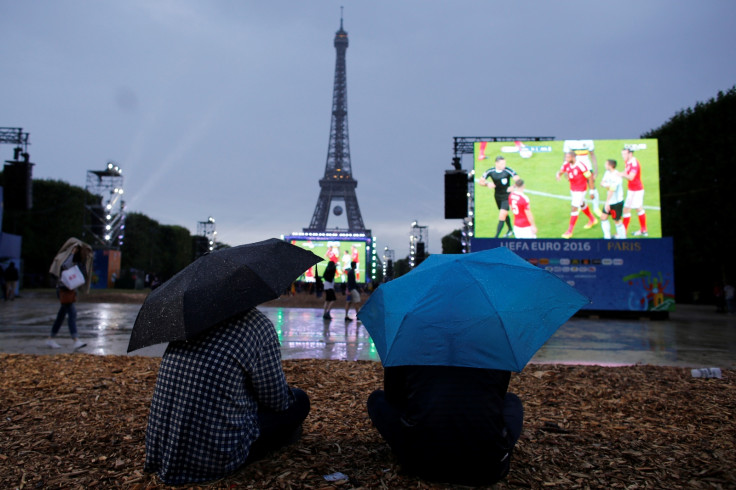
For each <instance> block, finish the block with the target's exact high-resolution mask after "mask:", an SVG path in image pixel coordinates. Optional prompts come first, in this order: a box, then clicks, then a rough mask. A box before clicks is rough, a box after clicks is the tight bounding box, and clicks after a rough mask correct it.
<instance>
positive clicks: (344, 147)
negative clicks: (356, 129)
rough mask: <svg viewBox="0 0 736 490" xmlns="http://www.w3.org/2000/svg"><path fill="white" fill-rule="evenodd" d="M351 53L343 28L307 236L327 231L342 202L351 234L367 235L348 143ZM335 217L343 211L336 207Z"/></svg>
mask: <svg viewBox="0 0 736 490" xmlns="http://www.w3.org/2000/svg"><path fill="white" fill-rule="evenodd" d="M347 49H348V33H347V32H345V30H344V29H343V28H342V14H341V15H340V30H339V31H337V32H336V33H335V51H336V52H337V59H336V62H335V88H334V91H333V94H332V123H331V124H330V143H329V145H328V147H327V165H326V166H325V175H324V177H323V178H322V179H320V181H319V187H320V193H319V198H318V199H317V206H316V207H315V208H314V214H313V215H312V221H311V223H310V224H309V228H304V231H305V232H323V231H326V230H327V219H328V217H329V214H330V207H331V206H332V203H333V202H342V203H344V205H345V213H346V214H347V221H348V230H347V231H348V232H350V233H355V232H365V231H367V230H366V229H365V226H364V225H363V217H362V216H361V214H360V207H359V206H358V198H357V196H356V195H355V188H356V187H357V186H358V181H357V180H355V179H354V178H353V175H352V170H351V168H350V141H349V139H348V85H347V75H346V71H345V51H347ZM333 212H334V214H335V215H336V216H339V215H340V214H342V208H341V207H340V206H335V207H334V209H333Z"/></svg>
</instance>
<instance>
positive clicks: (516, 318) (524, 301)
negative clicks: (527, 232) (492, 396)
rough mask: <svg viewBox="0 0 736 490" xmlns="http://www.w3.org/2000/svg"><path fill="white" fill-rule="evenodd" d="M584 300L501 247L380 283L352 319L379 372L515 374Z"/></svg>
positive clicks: (434, 261)
mask: <svg viewBox="0 0 736 490" xmlns="http://www.w3.org/2000/svg"><path fill="white" fill-rule="evenodd" d="M589 302H590V301H589V299H588V298H586V297H585V296H583V295H582V294H580V293H579V292H577V291H576V290H575V289H574V288H572V287H571V286H569V285H568V284H567V283H565V282H564V281H562V280H561V279H560V278H558V277H557V276H555V275H554V274H552V273H550V272H548V271H545V270H544V269H540V268H539V267H536V266H534V265H532V264H529V263H528V262H527V261H525V260H524V259H522V258H521V257H519V256H518V255H516V254H515V253H513V252H511V251H510V250H508V249H506V248H496V249H492V250H485V251H483V252H475V253H470V254H462V255H431V256H430V257H429V258H428V259H427V260H425V261H424V262H423V263H422V264H421V265H420V266H419V267H417V268H415V269H414V270H413V271H411V272H410V273H408V274H406V275H404V276H401V277H400V278H398V279H395V280H393V281H391V282H388V283H385V284H382V285H381V286H380V287H379V288H378V289H377V290H376V291H374V292H373V294H372V295H371V297H370V298H369V299H368V301H367V302H366V303H365V305H364V306H363V308H361V310H360V312H359V313H358V317H359V318H360V320H361V321H362V322H363V324H364V325H365V327H366V329H367V330H368V332H369V333H370V334H371V338H372V339H373V342H374V344H375V345H376V350H377V351H378V354H379V355H380V356H381V360H382V361H383V365H384V366H385V367H389V366H404V365H436V366H466V367H478V368H489V369H503V370H507V371H517V372H520V371H521V370H522V369H523V368H524V366H525V365H526V364H527V362H529V360H530V359H531V358H532V356H533V355H534V354H535V353H536V352H537V350H539V348H540V347H542V345H544V343H545V342H546V341H547V340H548V339H549V338H550V337H551V336H552V334H554V332H555V331H556V330H557V329H558V328H559V327H560V325H562V324H563V323H564V322H565V321H567V319H568V318H570V316H572V315H573V314H574V313H575V312H576V311H577V310H579V309H580V308H581V307H582V306H583V305H585V304H587V303H589Z"/></svg>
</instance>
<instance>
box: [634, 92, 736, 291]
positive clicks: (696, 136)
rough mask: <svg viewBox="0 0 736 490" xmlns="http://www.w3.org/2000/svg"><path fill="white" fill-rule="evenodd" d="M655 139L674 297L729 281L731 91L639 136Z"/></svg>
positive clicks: (735, 168) (733, 164)
mask: <svg viewBox="0 0 736 490" xmlns="http://www.w3.org/2000/svg"><path fill="white" fill-rule="evenodd" d="M642 137H643V138H657V139H658V140H659V157H660V159H659V166H660V169H659V174H660V190H661V205H662V234H663V235H664V236H671V237H673V240H674V260H675V279H676V294H677V301H678V302H689V301H691V300H692V299H693V298H694V296H695V295H694V293H695V292H700V293H701V294H710V292H711V291H712V290H713V285H714V283H715V282H720V281H725V280H728V281H734V279H736V275H734V273H735V272H736V271H735V270H734V260H733V250H734V245H736V228H734V226H733V223H734V217H733V195H732V194H731V193H732V192H733V191H734V189H736V156H735V155H734V150H733V149H734V147H736V86H735V87H732V88H731V89H730V90H728V91H727V92H725V93H723V92H719V93H718V95H717V97H715V98H712V99H710V100H708V101H707V102H703V103H700V102H699V103H697V104H696V105H695V107H693V108H688V109H685V110H682V111H680V112H678V113H677V114H675V115H674V116H673V117H672V118H671V119H670V120H669V121H667V122H666V123H664V124H663V125H662V126H660V127H659V128H656V129H653V130H651V131H649V132H647V133H645V134H643V135H642Z"/></svg>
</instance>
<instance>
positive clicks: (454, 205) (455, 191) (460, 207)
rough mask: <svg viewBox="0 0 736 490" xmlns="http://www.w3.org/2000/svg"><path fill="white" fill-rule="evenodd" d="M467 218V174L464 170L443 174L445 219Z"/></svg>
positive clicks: (449, 171)
mask: <svg viewBox="0 0 736 490" xmlns="http://www.w3.org/2000/svg"><path fill="white" fill-rule="evenodd" d="M467 216H468V173H467V172H466V171H465V170H447V171H446V172H445V219H462V218H466V217H467Z"/></svg>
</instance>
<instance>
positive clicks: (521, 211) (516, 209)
mask: <svg viewBox="0 0 736 490" xmlns="http://www.w3.org/2000/svg"><path fill="white" fill-rule="evenodd" d="M509 208H510V209H511V212H512V213H513V214H514V226H516V227H519V228H526V227H527V226H531V225H532V224H531V223H530V222H529V216H527V214H526V212H527V211H528V210H529V198H528V197H526V195H525V194H524V193H523V192H512V193H511V194H509Z"/></svg>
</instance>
